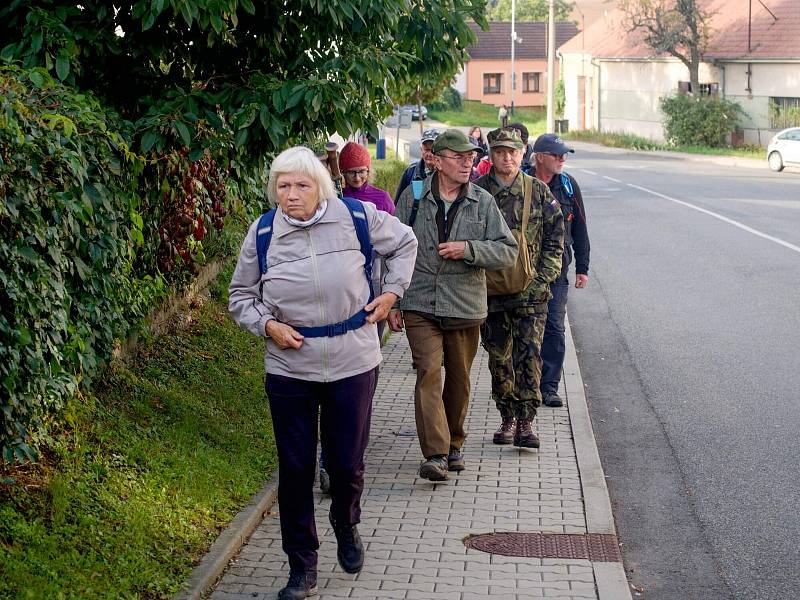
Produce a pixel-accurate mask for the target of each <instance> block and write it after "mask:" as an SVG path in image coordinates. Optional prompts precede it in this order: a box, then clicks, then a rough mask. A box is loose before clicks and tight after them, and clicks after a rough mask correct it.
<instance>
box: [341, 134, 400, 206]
mask: <svg viewBox="0 0 800 600" xmlns="http://www.w3.org/2000/svg"><path fill="white" fill-rule="evenodd" d="M371 165H372V159H371V158H370V156H369V151H368V150H367V149H366V148H364V146H362V145H361V144H356V143H355V142H347V143H346V144H345V145H344V148H342V151H341V153H340V154H339V170H340V171H341V172H342V175H344V182H345V183H346V184H347V185H346V186H345V188H344V190H343V194H344V195H345V196H347V197H350V198H355V199H356V200H361V201H362V202H370V203H372V204H374V205H375V206H377V207H378V210H382V211H385V212H387V213H389V214H390V215H394V202H392V197H391V196H390V195H389V194H388V193H387V192H386V191H385V190H382V189H380V188H376V187H375V186H373V185H371V184H370V183H369V175H370V172H371V170H372V169H371Z"/></svg>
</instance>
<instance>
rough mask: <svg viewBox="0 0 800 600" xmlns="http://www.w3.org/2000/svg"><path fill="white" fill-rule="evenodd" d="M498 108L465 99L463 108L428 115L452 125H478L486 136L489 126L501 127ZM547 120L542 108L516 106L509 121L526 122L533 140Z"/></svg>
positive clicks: (542, 130) (543, 127) (433, 112)
mask: <svg viewBox="0 0 800 600" xmlns="http://www.w3.org/2000/svg"><path fill="white" fill-rule="evenodd" d="M498 110H499V109H498V108H497V107H496V106H493V105H491V104H482V103H480V102H478V101H477V100H464V102H463V104H462V109H461V110H442V111H439V110H429V111H428V116H429V117H430V118H431V119H435V120H437V121H441V122H442V123H445V124H447V125H450V126H452V127H456V126H460V127H472V126H473V125H477V126H479V127H481V128H483V129H484V131H483V135H484V136H485V135H486V134H487V133H488V131H486V129H487V128H488V129H489V130H492V129H496V128H497V127H500V121H499V119H498V118H497V111H498ZM546 120H547V115H546V113H545V111H544V109H541V108H530V107H516V108H515V109H514V114H513V115H512V114H510V111H509V115H508V122H509V123H515V122H517V121H521V122H522V123H524V124H525V127H527V128H528V135H529V136H530V138H531V139H532V140H534V139H536V136H538V135H540V134H542V133H544V129H545V125H546Z"/></svg>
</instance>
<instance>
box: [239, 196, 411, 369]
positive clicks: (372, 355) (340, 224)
mask: <svg viewBox="0 0 800 600" xmlns="http://www.w3.org/2000/svg"><path fill="white" fill-rule="evenodd" d="M364 210H365V211H366V214H367V220H368V221H369V234H370V241H371V242H372V245H373V248H374V249H375V251H376V252H377V253H379V254H380V255H382V257H383V272H382V278H381V279H382V281H381V286H382V291H383V292H384V293H386V292H393V293H395V294H397V296H398V297H402V296H403V293H404V292H405V290H406V288H408V286H409V283H410V281H411V275H412V272H413V269H414V258H415V256H416V252H417V240H416V239H415V238H414V234H413V233H412V231H411V229H410V228H409V227H407V226H406V225H403V224H402V223H401V222H400V221H398V220H397V219H396V218H395V217H393V216H392V215H390V214H389V213H386V212H383V211H379V210H377V209H376V208H375V206H374V205H373V204H370V203H368V202H365V203H364ZM257 227H258V221H256V222H254V223H253V224H252V225H251V226H250V229H249V231H248V232H247V237H246V238H245V240H244V243H243V244H242V249H241V251H240V253H239V261H238V262H237V264H236V270H235V271H234V273H233V279H231V285H230V295H229V299H228V310H229V311H230V313H231V316H232V317H233V319H234V321H236V322H237V323H238V324H239V326H240V327H241V328H242V329H245V330H247V331H249V332H251V333H253V334H255V335H258V336H261V337H266V357H265V362H266V370H267V373H270V374H275V375H284V376H287V377H294V378H298V379H305V380H308V381H322V382H327V381H336V380H339V379H344V378H345V377H351V376H353V375H358V374H360V373H364V372H366V371H369V370H370V369H373V368H375V367H376V366H378V364H379V363H380V361H381V353H380V343H379V340H378V332H377V329H376V326H375V325H374V324H370V323H367V324H365V325H364V326H363V327H360V328H359V329H356V330H354V331H349V332H347V333H346V334H344V335H340V336H335V337H320V338H306V339H304V340H303V345H302V346H301V347H300V348H299V349H297V350H295V349H285V350H282V349H280V348H279V347H278V346H277V345H276V344H275V342H273V341H272V339H271V338H269V337H267V336H266V331H265V327H266V324H267V322H268V321H270V320H272V319H277V320H278V321H279V322H281V323H286V324H288V325H292V326H295V327H313V326H318V325H330V324H333V323H338V322H339V321H343V320H345V319H347V318H349V317H351V316H353V315H354V314H356V313H357V312H358V311H359V310H361V309H362V308H364V306H365V305H366V304H367V300H368V299H369V286H368V285H367V280H366V278H365V277H364V256H363V254H361V250H360V246H359V243H358V238H357V236H356V231H355V226H354V225H353V220H352V218H351V217H350V213H349V211H348V210H347V207H346V206H345V205H344V203H342V202H340V201H339V200H338V199H334V200H330V201H328V208H327V209H326V211H325V214H324V215H323V216H322V218H321V219H320V220H319V221H318V222H317V223H315V224H314V225H312V226H310V227H307V228H301V227H295V226H293V225H290V224H289V223H287V222H286V221H285V220H284V218H283V214H282V211H281V209H280V208H278V212H277V214H276V215H275V222H274V225H273V236H272V241H271V242H270V246H269V250H268V251H267V264H268V265H269V269H268V270H267V272H266V274H265V275H264V276H263V277H262V275H261V271H260V269H259V266H258V256H257V255H256V228H257Z"/></svg>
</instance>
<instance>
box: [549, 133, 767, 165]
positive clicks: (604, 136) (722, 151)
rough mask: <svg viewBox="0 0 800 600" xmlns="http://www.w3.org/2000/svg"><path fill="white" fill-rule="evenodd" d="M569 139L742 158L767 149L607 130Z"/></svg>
mask: <svg viewBox="0 0 800 600" xmlns="http://www.w3.org/2000/svg"><path fill="white" fill-rule="evenodd" d="M564 138H566V139H569V140H575V141H581V142H592V143H595V144H602V145H603V146H609V147H611V148H628V149H631V150H665V151H668V152H686V153H689V154H711V155H714V156H738V157H742V158H755V159H765V158H766V156H765V155H766V151H765V150H764V149H763V148H761V147H760V146H743V147H740V148H732V147H725V146H723V147H720V148H715V147H711V146H672V145H670V144H664V143H660V142H656V141H654V140H651V139H648V138H643V137H640V136H638V135H632V134H629V133H613V132H606V131H596V130H593V129H592V130H585V131H570V132H569V133H566V134H564Z"/></svg>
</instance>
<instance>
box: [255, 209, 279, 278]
mask: <svg viewBox="0 0 800 600" xmlns="http://www.w3.org/2000/svg"><path fill="white" fill-rule="evenodd" d="M274 221H275V209H274V208H273V209H272V210H270V211H267V212H265V213H264V214H263V215H261V218H260V219H259V220H258V227H257V228H256V252H257V253H258V268H259V269H260V270H261V274H262V275H263V274H264V273H266V272H267V250H269V243H270V242H271V241H272V224H273V222H274Z"/></svg>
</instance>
